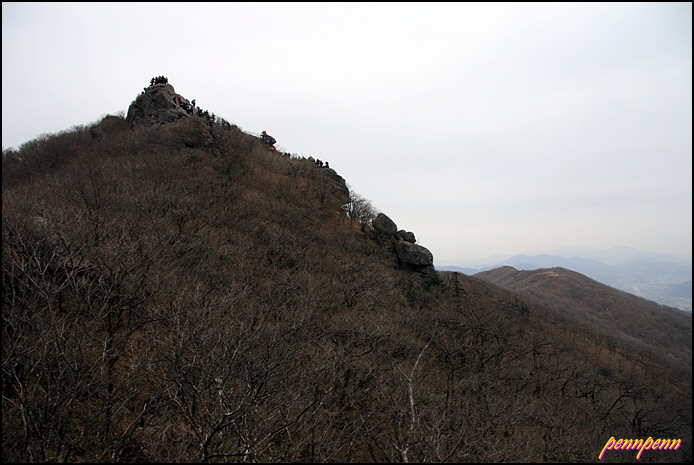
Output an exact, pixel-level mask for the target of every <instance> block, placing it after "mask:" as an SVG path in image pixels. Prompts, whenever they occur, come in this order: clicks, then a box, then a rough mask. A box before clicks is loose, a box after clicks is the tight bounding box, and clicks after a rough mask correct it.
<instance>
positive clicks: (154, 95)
mask: <svg viewBox="0 0 694 465" xmlns="http://www.w3.org/2000/svg"><path fill="white" fill-rule="evenodd" d="M175 98H176V91H175V90H174V88H173V86H172V85H171V84H155V85H153V86H150V87H147V88H145V90H144V92H142V93H141V94H140V95H138V96H137V98H136V99H135V101H134V102H132V103H131V104H130V107H128V114H127V116H126V117H125V119H126V121H127V122H128V123H130V125H131V126H133V125H135V124H137V123H141V122H146V123H170V122H172V121H176V120H177V119H179V118H183V117H187V116H188V113H186V111H185V110H184V109H183V108H181V106H180V105H178V104H177V103H176V102H175ZM183 101H184V102H185V101H186V100H185V99H183Z"/></svg>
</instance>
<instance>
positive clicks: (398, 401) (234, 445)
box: [2, 116, 691, 462]
mask: <svg viewBox="0 0 694 465" xmlns="http://www.w3.org/2000/svg"><path fill="white" fill-rule="evenodd" d="M162 121H163V120H162V119H161V118H159V117H158V116H157V117H155V118H154V119H150V120H147V118H142V119H135V124H133V125H132V127H131V125H130V124H129V123H128V122H127V121H126V120H125V118H121V117H117V116H109V117H107V118H104V120H102V121H100V122H98V123H97V124H94V125H90V126H87V127H80V128H73V129H71V130H68V131H65V132H64V133H61V134H57V135H49V136H44V137H42V138H39V139H37V140H35V141H32V142H30V143H28V144H25V145H24V146H22V147H21V148H20V150H19V151H18V152H16V153H5V154H3V202H4V203H6V204H7V206H8V208H7V210H6V211H5V212H3V217H2V218H3V220H2V221H3V230H2V234H3V243H2V250H3V276H2V280H3V304H2V305H3V321H4V324H3V337H2V344H3V385H2V389H3V409H2V415H3V460H5V461H12V462H14V461H49V460H50V461H52V460H57V461H168V462H174V461H175V462H194V461H220V462H236V461H244V462H247V461H302V462H318V461H322V462H325V461H345V462H347V461H593V460H595V457H597V455H598V454H599V452H600V450H601V449H602V448H603V446H604V444H605V443H606V441H607V440H608V439H609V438H610V437H612V436H617V437H648V436H649V435H650V436H654V437H655V436H658V437H683V438H686V437H690V436H691V384H690V385H689V388H688V390H687V389H686V388H682V386H681V385H680V384H679V383H675V382H672V381H670V380H667V379H664V380H661V381H659V382H657V383H656V382H654V381H653V380H652V379H651V378H649V377H647V376H644V375H643V374H642V373H641V372H640V371H638V370H635V369H633V367H631V366H628V365H624V366H621V367H618V368H615V367H614V366H613V364H612V363H611V362H610V361H609V360H602V359H601V358H600V356H599V355H596V354H593V353H590V352H587V351H585V350H584V349H585V344H584V342H583V341H582V340H581V341H579V340H577V339H576V338H571V337H567V336H570V335H571V334H575V332H576V329H575V328H571V327H569V326H567V321H566V320H564V319H562V318H559V317H557V312H556V311H554V310H553V309H552V308H550V307H548V306H544V305H542V304H540V303H535V302H531V301H525V300H523V299H519V298H518V297H517V296H516V295H515V294H513V293H511V292H509V291H505V290H503V289H501V288H499V287H497V286H495V285H492V284H489V283H487V282H485V281H482V280H480V279H477V278H475V277H466V276H462V275H459V274H440V275H437V274H435V273H431V272H429V271H427V272H424V273H423V272H421V271H422V270H421V269H420V268H418V267H419V266H420V265H419V264H418V263H419V262H418V263H416V264H414V265H416V266H410V265H408V264H407V263H404V262H403V260H402V257H401V256H400V255H398V252H397V250H396V249H397V246H398V244H400V240H401V239H399V238H398V237H400V238H403V237H407V238H409V237H410V234H407V233H400V232H397V234H396V236H392V235H387V234H386V235H384V234H383V232H379V228H378V227H376V228H372V224H373V221H374V220H375V219H376V214H375V213H376V212H374V211H371V209H370V208H369V206H368V205H364V203H363V202H361V201H360V202H357V200H359V197H358V195H356V194H355V193H352V192H349V191H348V190H347V189H346V187H345V186H346V184H345V182H344V180H343V179H342V178H341V177H340V176H339V174H338V173H336V172H335V171H333V170H330V169H325V168H319V167H317V166H316V165H315V164H314V163H312V162H311V161H310V160H304V159H300V158H296V157H287V156H284V155H283V154H279V153H276V152H273V151H271V150H269V148H268V147H267V146H266V145H264V144H263V143H262V142H261V141H260V140H259V139H257V138H255V137H253V136H251V135H249V134H246V133H244V132H243V131H242V130H241V129H239V128H238V127H236V126H232V125H228V126H227V125H222V124H211V125H210V124H209V122H208V121H206V120H204V119H200V118H195V117H184V116H181V117H180V118H176V119H175V120H172V121H171V122H168V123H166V122H162ZM362 200H363V199H362ZM345 203H347V204H348V205H349V206H348V208H346V211H347V213H348V214H346V213H345V209H343V206H344V205H345ZM357 204H359V205H360V207H359V208H358V206H359V205H357ZM356 210H359V211H356ZM376 224H377V225H378V224H379V222H377V223H376ZM386 229H387V228H386ZM405 242H408V241H405ZM408 243H410V244H411V242H408ZM400 246H401V247H402V244H400ZM405 247H406V248H409V246H405ZM422 255H425V256H426V254H422ZM426 258H427V260H428V257H426ZM422 263H425V262H422ZM584 334H586V336H585V337H590V334H589V333H584ZM689 370H690V371H689V376H690V377H691V366H690V368H689ZM631 456H632V454H631V452H629V453H628V454H627V453H626V452H625V453H624V454H622V453H621V452H614V453H613V455H611V456H608V459H610V460H620V459H621V460H624V459H626V458H628V459H631V458H632V457H631ZM687 459H689V460H691V444H688V443H685V444H683V447H682V448H681V449H680V450H678V451H668V452H667V453H658V452H653V453H652V454H648V453H647V452H646V453H644V455H643V456H642V460H644V461H659V460H676V461H677V460H687Z"/></svg>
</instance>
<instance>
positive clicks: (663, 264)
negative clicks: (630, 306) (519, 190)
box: [438, 247, 692, 312]
mask: <svg viewBox="0 0 694 465" xmlns="http://www.w3.org/2000/svg"><path fill="white" fill-rule="evenodd" d="M557 252H563V253H572V252H582V253H585V254H586V255H588V256H590V257H593V258H586V257H582V256H571V257H570V258H567V257H566V256H560V255H552V254H541V255H516V256H513V257H511V258H508V259H506V260H502V261H500V262H495V263H494V264H490V265H489V266H485V267H482V268H459V267H453V266H446V267H439V268H438V269H441V270H448V271H459V272H462V273H465V274H475V273H479V272H481V271H487V270H491V269H494V268H499V267H503V266H511V267H513V268H516V269H518V270H537V269H539V268H552V267H561V268H566V269H568V270H573V271H576V272H578V273H581V274H584V275H586V276H588V277H590V278H592V279H595V280H596V281H599V282H601V283H603V284H607V285H608V286H611V287H615V288H617V289H621V290H623V291H626V292H629V293H631V294H634V295H637V296H640V297H644V298H647V299H650V300H653V301H655V302H658V303H661V304H663V305H669V306H671V307H675V308H679V309H681V310H686V311H689V312H691V310H692V296H691V294H690V295H689V296H687V295H686V294H685V295H679V294H682V293H681V292H680V293H678V295H673V294H672V292H671V291H670V289H672V288H673V287H675V286H679V285H683V284H684V288H686V283H687V282H691V279H692V266H691V263H690V262H676V261H666V259H668V258H670V259H672V258H673V257H670V256H667V255H663V254H654V253H650V252H643V251H639V250H636V249H632V248H628V247H615V248H612V249H608V250H606V251H601V250H598V249H594V248H590V247H570V248H569V247H567V248H562V249H557ZM598 259H599V260H604V261H598Z"/></svg>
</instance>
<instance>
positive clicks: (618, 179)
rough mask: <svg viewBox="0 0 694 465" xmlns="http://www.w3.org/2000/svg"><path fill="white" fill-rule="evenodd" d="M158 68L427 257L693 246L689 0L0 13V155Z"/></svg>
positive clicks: (43, 7)
mask: <svg viewBox="0 0 694 465" xmlns="http://www.w3.org/2000/svg"><path fill="white" fill-rule="evenodd" d="M158 75H164V76H167V77H168V78H169V83H170V84H172V85H173V86H174V88H175V89H176V91H177V92H178V93H180V94H182V95H183V96H184V97H186V98H188V99H193V98H195V99H197V104H198V105H199V106H200V107H202V108H203V109H207V110H210V112H214V113H216V114H217V115H218V116H221V117H223V118H225V119H227V120H228V121H230V122H232V123H234V124H236V125H238V126H240V127H241V128H242V129H244V130H245V131H247V132H251V133H259V132H260V131H262V130H267V131H268V133H269V134H271V135H272V136H274V137H275V138H276V139H277V141H278V142H277V146H278V148H280V149H282V150H284V151H288V152H292V153H295V154H298V155H304V156H313V157H316V158H320V159H322V160H326V161H328V162H329V163H330V166H331V167H332V168H334V169H335V170H336V171H337V172H338V173H339V174H340V175H341V176H342V177H344V178H345V180H346V181H347V183H348V184H349V186H350V188H351V189H352V190H353V191H354V192H356V193H357V194H359V195H360V196H362V197H364V198H366V199H368V200H370V201H371V203H372V204H373V206H374V207H375V208H376V209H377V210H378V211H381V212H384V213H386V214H387V215H388V216H389V217H390V218H391V219H393V221H395V222H396V224H397V225H398V227H399V228H401V229H406V230H408V231H412V232H414V233H415V235H416V236H417V242H418V243H420V244H421V245H423V246H425V247H427V248H428V249H429V250H431V252H432V253H433V254H434V262H435V264H436V265H439V266H441V265H459V266H468V265H470V264H471V263H473V262H474V261H475V260H477V259H480V258H482V257H487V256H491V255H496V254H506V255H513V254H521V253H527V254H532V253H539V252H543V251H548V250H551V249H554V248H557V247H560V246H566V245H577V246H578V245H580V246H593V247H597V248H601V249H607V248H610V247H612V246H618V245H621V246H629V247H634V248H638V249H642V250H646V251H651V252H666V253H673V254H679V255H684V256H688V257H691V246H692V4H691V3H650V4H649V3H637V4H628V3H626V4H625V3H616V4H605V3H597V4H593V3H591V4H573V3H571V4H546V3H540V4H522V3H521V4H518V3H513V4H499V3H484V4H470V3H459V4H458V3H440V4H437V3H402V4H398V3H384V4H374V3H345V4H340V3H326V4H322V3H210V4H205V3H194V4H193V3H175V2H165V3H153V4H142V3H132V4H130V3H114V4H102V3H95V4H89V3H87V4H85V3H74V4H72V3H48V4H46V3H3V4H2V145H3V148H4V149H7V148H9V147H15V148H18V147H19V146H20V145H21V144H22V143H24V142H26V141H28V140H30V139H33V138H35V137H36V136H38V135H40V134H42V133H53V132H58V131H61V130H64V129H68V128H70V127H71V126H74V125H83V124H90V123H93V122H96V121H97V120H99V119H100V118H101V117H103V116H104V115H106V114H113V113H117V112H126V111H127V109H128V106H129V104H130V103H131V101H132V100H134V99H135V97H137V95H138V94H139V93H140V92H141V91H142V89H143V88H144V87H146V86H147V85H149V80H150V79H151V78H152V77H153V76H158Z"/></svg>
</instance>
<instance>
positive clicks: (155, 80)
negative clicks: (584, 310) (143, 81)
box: [149, 76, 169, 86]
mask: <svg viewBox="0 0 694 465" xmlns="http://www.w3.org/2000/svg"><path fill="white" fill-rule="evenodd" d="M168 83H169V78H167V77H164V76H157V77H153V78H152V79H151V80H150V81H149V85H150V86H153V85H154V84H168Z"/></svg>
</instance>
